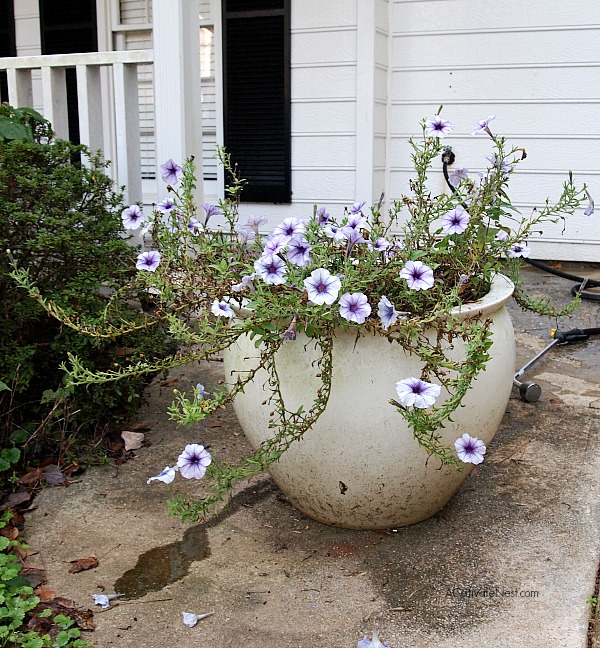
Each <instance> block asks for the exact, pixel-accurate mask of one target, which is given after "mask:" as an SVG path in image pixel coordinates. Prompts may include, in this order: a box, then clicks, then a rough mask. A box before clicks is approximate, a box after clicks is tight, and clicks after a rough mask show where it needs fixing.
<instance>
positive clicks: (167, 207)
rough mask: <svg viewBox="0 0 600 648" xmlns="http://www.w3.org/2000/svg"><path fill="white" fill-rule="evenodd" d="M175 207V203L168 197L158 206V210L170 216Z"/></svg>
mask: <svg viewBox="0 0 600 648" xmlns="http://www.w3.org/2000/svg"><path fill="white" fill-rule="evenodd" d="M174 207H175V203H174V202H173V201H172V200H171V199H170V198H169V196H167V197H166V198H165V199H164V200H161V202H159V203H158V205H156V209H158V211H160V212H162V213H163V214H169V213H170V212H171V210H172V209H173V208H174Z"/></svg>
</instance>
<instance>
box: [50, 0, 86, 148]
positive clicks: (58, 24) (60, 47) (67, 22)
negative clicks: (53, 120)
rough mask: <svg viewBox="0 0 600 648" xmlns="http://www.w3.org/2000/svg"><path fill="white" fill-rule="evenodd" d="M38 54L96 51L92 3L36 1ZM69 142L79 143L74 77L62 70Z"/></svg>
mask: <svg viewBox="0 0 600 648" xmlns="http://www.w3.org/2000/svg"><path fill="white" fill-rule="evenodd" d="M40 23H41V30H42V34H41V36H42V54H73V53H77V52H97V51H98V32H97V26H96V0H40ZM65 77H66V84H67V110H68V114H69V139H70V140H71V141H72V142H74V143H79V119H78V112H79V111H78V107H77V76H76V73H75V70H74V69H72V68H70V69H68V70H67V71H66V74H65Z"/></svg>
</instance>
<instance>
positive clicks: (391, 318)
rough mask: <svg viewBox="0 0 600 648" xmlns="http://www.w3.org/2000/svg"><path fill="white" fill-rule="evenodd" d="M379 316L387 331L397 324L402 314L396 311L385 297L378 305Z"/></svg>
mask: <svg viewBox="0 0 600 648" xmlns="http://www.w3.org/2000/svg"><path fill="white" fill-rule="evenodd" d="M377 315H379V318H380V319H381V325H382V326H383V328H384V329H385V330H386V331H387V330H388V329H389V328H390V326H392V324H395V323H396V321H397V320H398V315H400V313H399V311H397V310H396V308H395V307H394V304H392V302H391V301H390V300H389V299H388V298H387V297H386V296H385V295H384V296H383V297H382V298H381V299H380V300H379V303H378V304H377Z"/></svg>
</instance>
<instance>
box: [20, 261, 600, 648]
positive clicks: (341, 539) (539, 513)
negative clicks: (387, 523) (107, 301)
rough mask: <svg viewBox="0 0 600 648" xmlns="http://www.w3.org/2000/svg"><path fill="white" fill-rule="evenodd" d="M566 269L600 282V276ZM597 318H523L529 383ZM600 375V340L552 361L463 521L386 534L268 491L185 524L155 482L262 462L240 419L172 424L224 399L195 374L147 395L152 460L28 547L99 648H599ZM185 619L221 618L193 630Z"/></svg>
mask: <svg viewBox="0 0 600 648" xmlns="http://www.w3.org/2000/svg"><path fill="white" fill-rule="evenodd" d="M566 267H567V268H568V269H569V270H570V271H571V272H574V273H575V274H584V275H586V276H590V277H594V278H596V279H600V266H598V265H597V264H596V265H593V266H592V265H589V264H588V265H584V264H569V265H568V266H566ZM526 275H527V285H528V286H529V287H530V288H531V289H532V290H533V291H534V292H537V293H538V294H551V295H554V296H555V297H556V298H557V300H558V301H562V302H564V301H567V300H568V298H569V288H570V285H571V284H570V283H569V282H568V281H565V280H563V279H558V278H555V277H552V276H550V275H547V274H543V273H541V272H539V271H537V270H531V269H529V270H527V272H526ZM599 308H600V303H598V302H585V303H584V304H583V306H582V308H581V309H580V310H579V311H578V312H577V313H576V314H575V315H574V316H573V317H571V318H569V319H564V320H561V321H560V322H555V321H551V320H548V319H547V318H539V317H537V316H531V315H529V314H526V313H523V312H522V311H521V310H520V309H519V308H518V307H515V306H513V307H511V312H512V314H513V320H514V324H515V330H516V334H517V347H518V358H517V365H518V367H520V366H522V365H523V364H524V363H525V362H526V361H527V360H528V359H529V358H531V357H533V356H534V355H535V354H536V353H537V352H538V351H540V350H541V349H543V348H544V347H545V345H546V344H547V342H548V339H547V338H548V331H549V329H550V328H551V327H555V326H557V325H558V328H561V329H569V328H573V327H575V326H579V327H582V328H587V327H597V326H600V315H599ZM599 365H600V337H596V338H594V339H590V340H589V341H588V342H583V343H580V344H577V345H569V346H565V347H560V348H555V349H553V350H552V351H551V352H550V353H548V354H547V355H546V356H545V357H544V358H543V359H542V360H540V361H539V363H536V365H534V367H532V369H531V370H530V371H529V372H527V374H526V378H527V379H531V380H535V381H536V382H538V383H539V384H540V386H541V387H542V396H541V398H540V400H539V401H538V402H536V403H526V402H524V401H522V400H521V399H520V398H519V395H518V392H517V390H516V389H513V395H512V398H511V400H510V402H509V405H508V408H507V411H506V414H505V416H504V419H503V421H502V425H501V429H500V431H499V432H498V434H497V436H496V438H495V439H494V441H493V443H492V444H491V447H490V448H489V450H488V454H487V456H486V461H485V462H484V464H482V465H481V466H478V467H477V468H476V470H474V471H473V473H472V474H471V475H470V477H469V478H468V479H467V481H466V482H465V484H464V486H463V488H462V489H461V491H460V492H459V493H458V495H457V496H456V497H455V498H454V499H453V500H452V501H451V502H450V504H449V505H448V506H447V507H445V508H444V509H443V510H442V511H441V512H440V513H439V514H438V515H436V516H434V517H433V518H431V519H430V520H427V521H425V522H422V523H420V524H417V525H414V526H411V527H406V528H401V529H390V530H389V531H385V532H367V531H352V530H346V529H336V528H332V527H328V526H325V525H322V524H319V523H318V522H314V521H312V520H310V519H308V518H306V517H305V516H303V515H302V514H301V513H299V512H298V511H296V510H295V509H294V508H292V507H291V506H290V505H289V503H288V502H287V501H286V500H285V497H284V496H283V495H282V494H281V493H279V491H278V489H277V488H276V487H275V486H274V485H273V483H272V482H271V480H270V479H269V478H268V477H265V476H262V477H258V478H256V479H253V480H252V481H251V482H249V483H244V484H242V485H240V487H239V488H238V489H237V491H236V493H237V494H236V497H235V498H234V501H233V504H232V506H231V507H230V508H229V509H228V510H226V511H225V512H223V513H221V514H220V515H219V516H218V517H216V518H214V519H212V520H210V521H209V522H208V523H206V524H205V525H203V526H198V525H193V526H190V525H182V524H181V522H180V521H179V519H177V518H173V517H170V516H169V514H168V512H167V508H166V505H165V501H166V499H167V496H168V487H166V486H164V485H163V484H160V483H154V484H152V485H147V484H146V479H147V477H148V476H150V475H154V474H156V473H157V472H159V471H160V470H161V469H162V468H163V467H164V466H165V465H167V464H170V465H172V462H173V458H174V457H176V456H177V455H178V454H179V452H180V451H181V448H182V447H183V445H184V444H185V443H188V442H191V441H192V440H194V439H197V438H199V437H200V438H202V439H203V440H204V441H205V442H206V443H210V444H212V446H213V447H215V449H218V450H219V452H220V453H224V454H225V455H226V456H228V457H229V458H230V459H232V460H233V459H235V458H236V457H239V455H240V453H241V452H242V451H243V450H245V449H247V446H246V441H245V439H244V437H243V435H242V433H241V430H240V429H239V427H238V424H237V421H236V419H235V416H234V415H233V413H232V412H231V411H223V412H219V414H218V415H217V416H216V418H215V419H214V420H211V421H209V422H208V423H204V424H203V425H200V426H198V427H197V428H196V429H192V430H189V429H181V428H177V427H176V426H175V425H174V424H173V423H171V422H169V421H168V419H167V417H166V415H165V408H166V405H167V404H168V403H169V402H170V398H171V392H172V389H173V386H175V387H177V388H178V389H182V390H185V389H188V390H189V389H190V388H191V387H192V386H193V385H195V384H196V383H197V382H202V383H203V384H204V385H205V386H206V387H207V389H210V386H211V385H213V384H215V383H216V382H217V381H218V380H219V379H220V378H221V377H222V366H221V365H220V363H218V362H216V363H212V364H211V365H203V366H196V367H192V368H186V369H182V370H179V371H176V372H173V374H172V375H171V376H170V377H169V383H168V384H164V383H163V384H162V385H161V383H160V382H156V383H155V384H153V385H152V386H151V387H150V388H149V390H148V398H147V405H146V406H145V408H144V410H143V411H142V412H140V415H139V417H140V420H149V421H151V424H152V429H151V431H150V432H148V433H147V439H148V441H149V442H150V443H151V445H149V446H146V447H142V448H141V449H140V450H136V451H135V459H134V460H132V461H129V462H127V463H125V464H124V465H121V466H118V467H117V466H106V467H102V468H94V469H91V470H88V471H87V472H86V473H85V474H84V475H83V476H82V477H80V478H79V480H78V481H77V483H74V484H72V485H70V486H69V487H68V488H64V487H57V488H48V489H47V490H45V491H44V492H42V493H41V494H40V495H39V496H38V498H37V500H36V504H37V508H36V509H35V511H33V512H32V513H30V514H28V516H27V520H26V533H27V538H28V541H29V543H30V544H31V545H32V546H33V547H35V548H37V549H39V550H40V554H39V556H38V558H39V559H40V560H41V561H42V564H43V565H45V567H46V569H47V573H48V578H49V586H50V587H51V588H52V589H53V590H54V591H56V593H57V594H59V595H61V596H66V597H70V598H72V599H74V600H75V601H76V602H77V603H78V604H79V605H81V606H82V607H84V608H91V609H94V611H95V617H94V619H95V622H96V624H97V627H96V630H95V631H94V632H93V633H90V635H89V638H90V639H91V640H92V641H93V642H94V645H95V646H97V647H99V648H107V647H109V646H123V647H125V648H128V647H133V646H135V647H142V648H146V647H147V648H159V647H160V648H164V647H170V646H179V647H182V648H187V647H188V646H190V647H191V646H214V647H215V648H226V647H229V646H231V647H234V646H235V647H236V648H237V647H239V646H244V648H275V647H277V648H288V647H289V648H315V647H316V646H319V647H320V646H323V647H328V648H329V647H331V648H354V646H355V645H356V642H357V641H358V640H359V639H361V638H362V637H363V636H364V635H365V634H367V633H368V634H369V635H370V634H371V631H372V630H373V629H377V630H378V631H379V633H380V637H381V639H382V640H386V641H387V642H389V645H390V647H391V648H401V647H406V646H408V647H416V648H421V647H422V648H425V647H429V646H436V647H438V646H439V647H443V648H459V647H460V648H471V647H472V648H484V647H493V648H500V647H518V648H521V647H522V648H537V647H542V646H551V647H553V648H585V647H586V646H588V645H594V646H600V642H599V641H598V636H597V635H595V634H594V632H590V628H592V629H593V628H595V627H596V624H594V623H593V622H592V623H590V605H589V603H588V598H589V597H590V596H592V595H593V593H594V588H595V581H596V575H597V569H598V560H599V556H600V534H599V529H600V506H599V504H598V502H599V498H598V495H599V493H600V453H599V452H598V450H599V449H600V370H599V368H598V367H599ZM172 381H177V382H176V383H173V382H172ZM178 483H179V484H180V485H181V484H182V482H181V481H179V482H178ZM184 486H185V487H186V488H195V489H199V488H201V486H199V485H198V484H189V483H185V484H184ZM92 554H93V555H96V556H97V557H99V558H100V565H99V566H98V567H97V568H96V569H93V570H89V571H84V572H80V573H77V574H70V573H68V569H69V566H70V565H69V563H68V561H70V560H73V559H76V558H82V557H86V556H89V555H92ZM116 589H120V590H121V591H123V593H125V594H126V595H127V597H126V599H127V600H124V599H119V601H121V602H120V603H118V604H115V603H114V602H113V605H112V606H111V608H110V609H108V610H106V611H100V608H99V607H97V606H94V605H93V601H92V594H95V593H105V594H109V593H113V592H115V590H116ZM184 611H186V612H194V613H197V614H202V613H208V612H214V614H213V615H212V616H210V617H208V618H206V619H203V620H201V621H199V622H198V624H197V625H196V626H195V627H194V628H188V627H186V626H185V625H184V624H183V623H182V618H181V613H182V612H184ZM598 625H600V624H598ZM598 629H599V630H600V628H598ZM588 641H589V642H590V643H589V644H588ZM594 642H596V643H594Z"/></svg>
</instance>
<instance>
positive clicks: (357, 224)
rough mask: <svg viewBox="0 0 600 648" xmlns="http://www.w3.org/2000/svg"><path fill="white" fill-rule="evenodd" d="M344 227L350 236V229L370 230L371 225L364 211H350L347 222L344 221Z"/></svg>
mask: <svg viewBox="0 0 600 648" xmlns="http://www.w3.org/2000/svg"><path fill="white" fill-rule="evenodd" d="M361 204H362V203H361ZM342 229H343V230H344V233H345V234H346V236H348V231H349V230H350V229H353V230H361V229H366V230H370V229H371V226H370V225H369V221H368V220H367V219H366V218H365V217H364V216H363V215H362V212H360V211H358V212H350V216H349V217H348V220H347V222H346V223H344V226H343V228H342Z"/></svg>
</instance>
